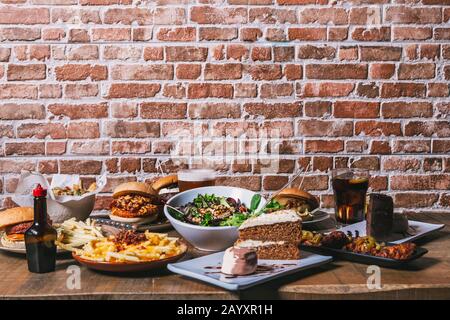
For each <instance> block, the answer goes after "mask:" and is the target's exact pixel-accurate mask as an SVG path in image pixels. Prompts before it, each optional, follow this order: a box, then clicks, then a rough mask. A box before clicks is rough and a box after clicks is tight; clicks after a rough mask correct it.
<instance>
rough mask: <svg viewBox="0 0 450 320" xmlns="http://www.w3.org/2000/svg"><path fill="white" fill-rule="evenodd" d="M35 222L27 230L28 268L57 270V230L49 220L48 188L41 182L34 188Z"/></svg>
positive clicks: (36, 271) (44, 270) (33, 270)
mask: <svg viewBox="0 0 450 320" xmlns="http://www.w3.org/2000/svg"><path fill="white" fill-rule="evenodd" d="M33 196H34V222H33V225H32V226H31V227H30V228H29V229H28V230H27V231H26V232H25V247H26V250H27V261H28V270H29V271H30V272H34V273H46V272H52V271H55V264H56V244H55V241H56V236H57V234H56V230H55V229H54V228H52V226H50V224H49V223H48V221H47V190H45V189H43V188H42V187H41V185H40V184H39V185H38V186H37V187H36V189H34V190H33Z"/></svg>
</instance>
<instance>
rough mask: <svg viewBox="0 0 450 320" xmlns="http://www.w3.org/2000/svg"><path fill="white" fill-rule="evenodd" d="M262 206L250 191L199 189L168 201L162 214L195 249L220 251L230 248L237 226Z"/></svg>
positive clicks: (216, 187) (236, 234)
mask: <svg viewBox="0 0 450 320" xmlns="http://www.w3.org/2000/svg"><path fill="white" fill-rule="evenodd" d="M264 204H265V199H264V198H263V197H261V196H260V195H259V194H258V193H256V192H253V191H251V190H247V189H242V188H235V187H225V186H214V187H202V188H196V189H192V190H187V191H184V192H181V193H179V194H177V195H175V196H174V197H172V198H171V199H170V200H169V201H168V202H167V205H166V206H164V214H165V215H166V217H167V219H168V220H169V221H170V223H171V224H172V225H173V227H174V228H175V230H176V231H177V232H178V233H179V234H180V235H181V236H182V237H183V238H184V239H186V241H188V242H189V243H190V244H192V245H193V246H194V247H196V248H197V249H199V250H203V251H221V250H225V249H226V248H228V247H230V246H232V245H233V243H234V242H235V241H236V240H237V238H238V235H239V233H238V227H239V226H240V224H241V223H242V222H244V221H245V220H246V219H247V218H249V217H250V216H251V215H252V214H253V213H254V212H257V211H258V210H260V209H262V207H263V206H264ZM170 207H174V208H177V209H178V210H179V211H175V210H173V209H170Z"/></svg>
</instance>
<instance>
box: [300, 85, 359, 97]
mask: <svg viewBox="0 0 450 320" xmlns="http://www.w3.org/2000/svg"><path fill="white" fill-rule="evenodd" d="M354 88H355V85H354V84H353V83H348V82H347V83H340V82H334V83H333V82H320V83H319V82H317V83H314V82H309V83H306V84H305V86H304V88H303V91H302V96H304V97H345V96H348V95H350V93H351V92H352V91H353V89H354Z"/></svg>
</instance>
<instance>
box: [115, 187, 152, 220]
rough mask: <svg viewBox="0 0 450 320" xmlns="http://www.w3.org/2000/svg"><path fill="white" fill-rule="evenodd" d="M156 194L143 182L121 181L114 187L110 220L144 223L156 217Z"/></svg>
mask: <svg viewBox="0 0 450 320" xmlns="http://www.w3.org/2000/svg"><path fill="white" fill-rule="evenodd" d="M158 204H159V200H158V195H157V193H156V192H155V190H153V188H152V187H151V186H150V185H148V184H146V183H144V182H127V183H122V184H121V185H119V186H117V187H116V188H115V189H114V193H113V201H112V202H111V214H110V216H109V217H110V218H111V220H115V221H119V222H125V223H136V224H144V223H150V222H152V221H154V220H156V219H157V218H158V207H157V205H158Z"/></svg>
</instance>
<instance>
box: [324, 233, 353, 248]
mask: <svg viewBox="0 0 450 320" xmlns="http://www.w3.org/2000/svg"><path fill="white" fill-rule="evenodd" d="M348 242H349V239H348V237H347V235H346V234H345V233H344V232H342V231H333V232H331V233H329V234H327V235H325V236H324V237H323V239H322V242H321V245H322V246H324V247H327V248H333V249H342V247H344V246H345V245H346V244H347V243H348Z"/></svg>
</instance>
